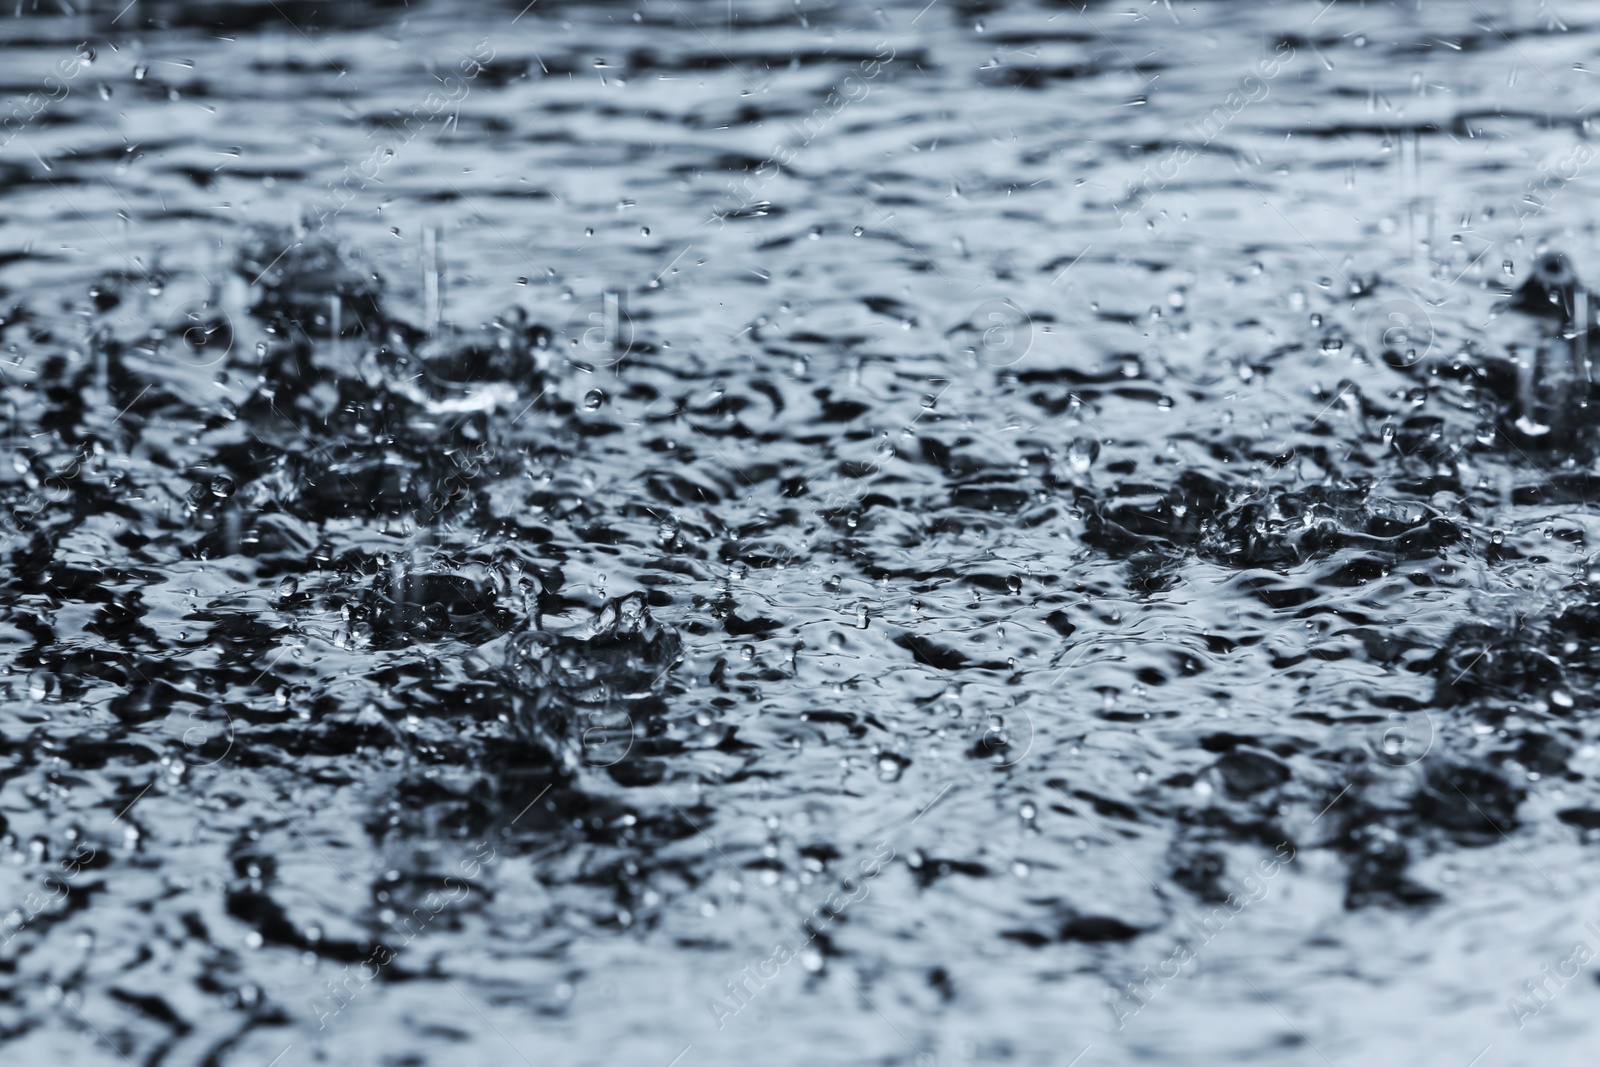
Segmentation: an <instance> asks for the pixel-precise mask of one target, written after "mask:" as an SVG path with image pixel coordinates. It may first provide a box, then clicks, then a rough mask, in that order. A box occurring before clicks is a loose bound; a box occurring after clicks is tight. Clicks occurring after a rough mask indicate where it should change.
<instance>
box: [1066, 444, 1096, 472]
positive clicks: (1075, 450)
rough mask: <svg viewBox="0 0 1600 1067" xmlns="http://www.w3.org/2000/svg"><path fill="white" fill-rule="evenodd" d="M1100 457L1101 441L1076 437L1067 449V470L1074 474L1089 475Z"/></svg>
mask: <svg viewBox="0 0 1600 1067" xmlns="http://www.w3.org/2000/svg"><path fill="white" fill-rule="evenodd" d="M1099 455H1100V442H1099V441H1096V440H1095V439H1094V438H1092V437H1075V438H1073V439H1072V444H1071V445H1069V446H1068V447H1067V468H1068V469H1069V470H1071V471H1072V473H1074V474H1087V473H1088V472H1089V468H1090V467H1092V466H1094V461H1095V459H1096V458H1098V457H1099Z"/></svg>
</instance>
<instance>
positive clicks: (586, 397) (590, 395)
mask: <svg viewBox="0 0 1600 1067" xmlns="http://www.w3.org/2000/svg"><path fill="white" fill-rule="evenodd" d="M605 402H606V394H605V393H602V392H601V391H600V390H598V389H591V390H589V391H588V392H587V393H584V394H583V406H584V407H585V408H587V409H589V410H590V411H598V410H599V409H600V406H601V405H602V404H604V403H605Z"/></svg>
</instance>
